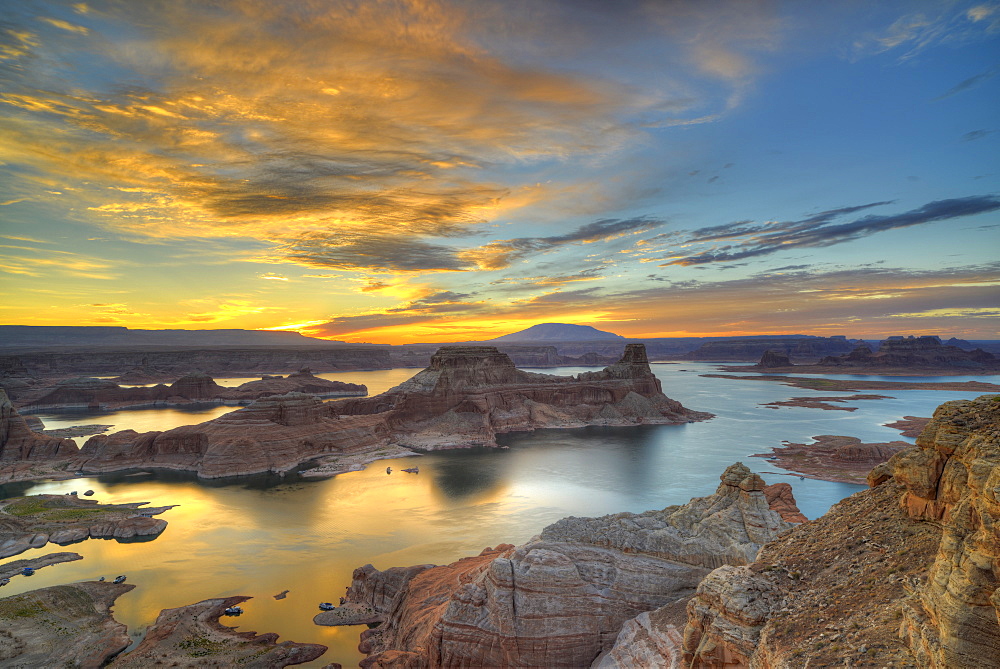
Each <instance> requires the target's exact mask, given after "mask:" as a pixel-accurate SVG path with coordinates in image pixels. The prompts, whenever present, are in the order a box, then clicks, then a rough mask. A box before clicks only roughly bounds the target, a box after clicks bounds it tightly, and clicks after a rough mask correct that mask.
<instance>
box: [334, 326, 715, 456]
mask: <svg viewBox="0 0 1000 669" xmlns="http://www.w3.org/2000/svg"><path fill="white" fill-rule="evenodd" d="M334 410H335V411H336V412H337V413H338V414H339V415H341V416H344V417H347V416H351V415H366V414H376V413H385V414H386V415H387V421H388V422H389V424H390V426H391V427H392V430H393V432H394V434H395V435H396V438H397V440H398V441H399V443H401V444H404V445H406V446H414V447H417V448H423V449H434V448H451V447H461V446H480V445H485V446H495V445H496V435H497V434H499V433H503V432H511V431H517V430H533V429H536V428H542V427H579V426H582V425H635V424H638V423H644V422H645V423H683V422H690V421H693V420H702V419H705V418H709V417H710V414H706V413H700V412H695V411H690V410H688V409H686V408H684V407H683V406H681V404H680V403H679V402H676V401H674V400H671V399H669V398H668V397H666V396H665V395H664V394H663V392H662V390H661V387H660V382H659V380H658V379H657V378H656V377H655V376H654V375H653V373H652V371H651V370H650V368H649V361H648V360H647V358H646V351H645V348H644V347H643V346H642V344H628V345H627V346H626V348H625V352H624V354H623V355H622V357H621V358H620V359H619V361H618V362H616V363H615V364H613V365H610V366H609V367H606V368H605V369H604V370H602V371H600V372H584V373H582V374H579V375H577V376H575V377H573V376H553V375H549V374H534V373H531V372H525V371H522V370H520V369H517V368H516V367H515V366H514V364H513V362H512V361H511V360H510V358H509V357H508V356H507V355H505V354H503V353H501V352H500V351H498V350H497V349H496V348H494V347H492V346H446V347H443V348H441V349H440V350H439V351H438V353H437V354H436V355H435V356H434V357H433V358H432V360H431V364H430V366H429V367H428V368H427V369H425V370H423V371H422V372H419V373H417V374H416V375H415V376H414V377H413V378H411V379H410V380H408V381H406V382H404V383H402V384H400V385H399V386H396V387H395V388H393V389H391V390H389V391H387V392H385V393H383V394H381V395H378V396H376V397H371V398H366V399H358V400H347V401H344V402H338V403H337V404H336V406H335V407H334Z"/></svg>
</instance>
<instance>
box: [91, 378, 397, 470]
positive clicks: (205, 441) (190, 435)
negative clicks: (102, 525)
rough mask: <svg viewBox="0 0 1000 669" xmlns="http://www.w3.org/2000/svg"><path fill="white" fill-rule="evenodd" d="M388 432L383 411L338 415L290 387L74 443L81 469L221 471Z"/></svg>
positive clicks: (366, 447)
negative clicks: (191, 421)
mask: <svg viewBox="0 0 1000 669" xmlns="http://www.w3.org/2000/svg"><path fill="white" fill-rule="evenodd" d="M391 438H392V434H391V432H390V430H389V427H388V425H387V424H386V421H385V417H384V416H381V415H373V416H356V417H353V418H351V419H350V420H340V419H339V418H338V416H336V415H335V414H333V412H332V411H331V408H330V405H328V404H324V403H323V402H322V401H321V400H319V399H317V398H316V397H314V396H312V395H305V394H302V393H289V394H287V395H277V396H271V397H265V398H263V399H260V400H257V401H255V402H253V403H252V404H251V405H250V406H248V407H246V408H245V409H241V410H239V411H233V412H231V413H228V414H225V415H223V416H220V417H219V418H216V419H214V420H210V421H207V422H205V423H200V424H198V425H185V426H182V427H177V428H174V429H172V430H167V431H166V432H145V433H142V434H137V433H135V432H133V431H131V430H128V431H124V432H117V433H114V434H109V435H105V434H99V435H96V436H94V437H91V438H90V439H88V440H87V443H85V444H84V446H83V448H82V449H81V452H80V456H79V467H80V468H81V469H82V470H84V471H88V472H101V471H115V470H119V469H128V468H133V467H158V468H164V469H184V470H193V471H197V472H198V475H199V476H201V477H203V478H221V477H226V476H240V475H245V474H254V473H258V472H282V471H288V470H290V469H292V468H294V467H295V466H297V465H298V464H299V463H301V462H304V461H306V460H310V459H313V458H318V457H322V456H331V455H349V454H353V453H358V452H364V451H374V450H377V449H378V448H380V447H384V446H387V445H389V443H390V442H391Z"/></svg>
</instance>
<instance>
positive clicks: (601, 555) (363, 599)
mask: <svg viewBox="0 0 1000 669" xmlns="http://www.w3.org/2000/svg"><path fill="white" fill-rule="evenodd" d="M721 480H722V481H721V484H720V485H719V488H718V490H717V491H716V493H715V494H713V495H710V496H708V497H703V498H696V499H693V500H691V502H690V503H689V504H686V505H683V506H670V507H667V508H666V509H663V510H660V511H648V512H646V513H641V514H634V513H620V514H614V515H611V516H604V517H601V518H565V519H563V520H561V521H559V522H557V523H555V524H553V525H550V526H548V527H546V528H545V529H544V530H543V531H542V533H541V534H540V535H539V536H538V537H536V538H534V539H532V540H531V541H529V542H528V543H527V544H525V545H523V546H518V547H516V548H515V547H513V546H509V545H506V546H498V547H497V548H495V549H487V550H485V551H483V553H481V554H480V555H479V556H476V557H474V558H465V559H464V560H460V561H458V562H456V563H453V564H451V565H446V566H441V567H428V566H427V565H420V566H418V567H413V568H410V569H407V570H400V569H390V570H386V571H385V572H379V571H378V570H375V569H374V568H372V567H371V565H366V566H365V567H363V568H361V569H359V570H356V571H355V580H354V582H353V583H352V585H351V587H350V588H349V589H348V593H347V597H346V599H345V606H346V607H347V611H348V612H350V611H352V610H354V609H352V608H351V607H352V606H365V607H368V608H369V609H371V610H373V611H374V612H375V614H376V615H378V616H381V618H382V619H383V620H384V623H383V624H382V625H381V626H380V627H378V628H376V629H373V630H369V631H367V632H365V633H364V634H363V635H362V646H361V648H362V650H363V651H364V652H366V653H370V656H369V657H368V658H367V659H366V660H365V661H364V662H363V663H362V666H366V667H379V666H407V667H432V666H433V667H436V666H441V667H458V666H538V667H542V666H545V667H548V666H589V665H590V663H591V662H593V661H594V660H595V659H596V658H597V657H598V656H599V655H600V654H601V653H602V652H605V651H610V650H611V649H612V647H613V645H614V642H615V639H616V637H617V636H618V633H619V629H620V628H621V626H622V625H623V623H625V622H626V621H628V620H630V619H632V618H635V617H636V616H638V615H639V614H642V613H644V612H648V611H652V610H654V609H657V608H659V607H662V606H664V605H668V604H676V603H677V602H678V601H680V600H682V599H684V598H686V597H688V596H690V595H691V594H692V592H693V590H694V587H695V585H696V584H697V583H698V582H699V581H700V580H701V578H702V577H703V576H704V575H705V574H707V573H708V570H709V569H710V568H711V567H714V566H717V565H719V564H723V563H725V562H734V563H737V564H745V563H746V562H748V561H750V560H753V559H754V557H755V556H756V553H757V551H758V550H759V548H760V547H761V545H762V544H764V543H766V542H767V541H770V540H771V539H773V538H774V537H776V536H778V534H780V533H781V532H783V531H785V530H787V529H789V528H790V527H791V525H790V524H789V523H786V522H784V521H783V520H782V519H781V517H780V516H779V515H778V513H776V512H775V511H773V510H771V509H770V508H769V507H768V504H767V500H766V497H765V495H764V492H763V490H764V487H765V486H764V483H763V481H762V480H761V479H760V477H759V476H757V475H756V474H752V473H751V472H750V471H749V470H748V469H747V468H746V467H745V466H743V465H742V464H739V463H737V464H735V465H733V466H731V467H729V468H728V469H727V470H726V472H725V473H724V474H723V476H722V477H721ZM336 620H337V619H336V617H334V616H331V617H330V618H329V621H330V622H328V623H327V624H338V623H337V622H336ZM639 624H640V625H641V623H639Z"/></svg>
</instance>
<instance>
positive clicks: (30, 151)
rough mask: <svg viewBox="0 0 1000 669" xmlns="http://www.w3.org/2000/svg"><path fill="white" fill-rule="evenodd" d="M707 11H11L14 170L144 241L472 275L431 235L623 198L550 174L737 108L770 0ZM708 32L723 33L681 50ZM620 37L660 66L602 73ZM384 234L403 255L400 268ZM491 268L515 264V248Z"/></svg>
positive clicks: (379, 6)
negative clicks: (260, 248)
mask: <svg viewBox="0 0 1000 669" xmlns="http://www.w3.org/2000/svg"><path fill="white" fill-rule="evenodd" d="M697 7H698V3H673V4H672V5H671V6H666V5H659V4H656V3H654V4H650V3H645V2H635V3H631V4H630V5H629V7H628V8H627V9H623V8H622V7H621V6H620V5H615V6H613V7H612V6H609V5H601V4H594V5H592V6H590V7H589V8H588V9H587V10H586V11H582V10H581V9H580V7H579V5H578V3H561V2H551V3H541V4H539V6H538V7H537V8H536V7H535V6H534V5H533V6H532V7H531V8H527V6H524V7H521V6H512V7H507V6H503V7H500V6H498V5H497V4H495V3H492V2H486V1H480V0H468V1H466V2H449V1H447V0H419V1H418V0H404V1H401V2H390V1H388V0H386V1H381V0H378V1H373V2H364V3H356V2H347V1H336V0H330V1H329V2H321V3H300V2H292V1H291V0H289V1H287V2H270V1H264V0H222V1H220V2H218V3H212V4H211V6H208V5H206V4H205V3H203V2H199V1H197V0H172V1H171V2H163V1H156V0H150V2H136V3H128V2H126V3H94V4H93V5H77V6H75V11H76V14H77V15H76V16H73V15H68V16H55V17H42V18H41V19H39V17H38V16H37V11H36V10H33V9H31V6H29V5H28V4H26V5H25V6H15V7H13V8H12V9H11V12H10V14H9V16H5V19H6V20H7V21H8V22H9V23H8V28H7V30H6V32H4V33H3V35H0V68H3V72H2V73H0V74H2V76H3V79H4V82H5V85H4V91H3V92H2V94H0V132H2V133H3V134H4V139H5V145H6V146H5V158H4V160H5V162H7V163H8V164H9V165H11V166H13V167H12V172H11V175H12V176H11V178H13V179H22V180H24V182H25V185H26V186H27V187H29V188H31V187H34V188H36V189H37V185H34V186H33V185H31V184H34V179H35V177H30V176H28V175H41V176H40V177H39V178H40V179H44V180H45V181H47V182H51V183H58V184H60V185H61V186H62V185H67V186H71V187H76V188H80V192H79V193H76V194H75V195H74V202H75V203H78V204H79V206H80V209H81V211H84V210H85V211H86V212H89V215H90V216H92V217H95V218H96V220H98V221H99V222H100V223H101V225H103V226H105V227H108V228H112V229H114V230H115V231H116V232H118V233H122V234H126V235H129V236H130V237H131V238H133V239H137V238H142V237H146V238H159V239H177V238H188V237H195V238H208V237H230V238H251V239H258V240H264V241H266V242H267V243H269V244H271V245H273V247H274V248H275V249H281V250H285V251H287V252H288V255H287V256H285V258H284V259H281V258H279V257H278V254H277V252H276V253H273V254H271V255H270V257H271V258H272V260H273V261H276V262H285V261H290V262H302V263H303V264H306V265H315V266H331V267H340V268H345V269H348V270H350V271H365V270H367V269H376V270H377V269H392V270H400V271H422V270H425V269H431V270H437V269H441V270H454V269H459V268H464V267H474V266H478V265H477V263H476V262H475V258H472V257H461V256H457V255H456V254H455V253H452V252H450V251H449V250H448V248H447V245H446V244H444V243H442V242H441V240H442V239H447V240H454V239H457V238H459V237H462V236H466V235H473V234H476V233H477V232H478V231H479V230H480V229H481V228H482V227H483V226H484V225H485V224H488V223H489V222H491V221H492V220H495V219H496V218H497V216H498V214H499V213H500V212H507V211H511V210H514V209H518V208H522V207H527V206H529V205H532V204H535V203H538V202H544V201H545V200H546V198H547V194H550V193H562V194H566V193H569V192H570V191H572V194H571V195H566V197H567V198H569V197H572V199H573V202H572V204H573V206H575V207H578V208H579V210H581V211H587V215H594V212H595V211H605V210H606V209H602V207H604V206H606V203H607V201H608V200H609V199H610V198H613V197H615V194H614V193H609V192H605V190H604V189H588V188H574V187H573V184H569V185H567V184H566V183H556V182H553V183H548V182H547V181H546V182H545V183H544V184H543V183H541V182H542V181H543V180H542V179H539V178H537V175H540V174H544V173H545V170H547V169H551V168H552V166H553V165H567V164H571V165H574V166H576V167H577V169H579V170H580V171H586V170H587V169H591V170H592V172H595V173H596V172H597V171H599V170H598V169H597V166H598V164H599V163H601V162H602V161H603V160H606V159H608V157H609V156H614V155H618V154H619V153H620V152H621V151H622V150H623V149H628V148H629V147H633V148H634V147H638V146H641V142H640V140H642V139H643V138H644V137H645V136H646V132H647V131H646V130H645V129H644V128H647V127H653V126H656V125H657V124H662V123H666V124H674V123H687V122H701V121H705V120H706V119H708V118H714V117H716V116H717V115H718V113H721V112H719V110H720V109H731V108H732V107H733V105H734V104H735V102H734V100H735V98H734V97H733V95H732V94H731V93H732V91H733V90H735V89H737V88H741V87H743V86H746V85H747V84H748V83H749V82H750V81H751V80H752V79H753V77H754V76H755V73H756V69H757V68H756V67H755V65H754V61H755V59H756V56H757V54H759V53H760V52H762V51H767V50H769V49H772V48H773V47H774V44H775V37H774V35H775V33H776V32H778V31H779V28H778V27H777V25H776V23H775V19H774V15H773V12H772V11H770V10H768V9H767V8H766V7H764V6H763V5H759V6H758V5H756V4H755V5H754V7H752V8H747V7H746V6H745V3H739V2H723V3H719V4H718V6H717V8H716V9H715V11H713V12H712V13H704V12H699V11H694V10H695V9H696V8H697ZM67 18H74V20H79V21H81V22H82V23H85V25H77V24H76V23H73V22H71V21H69V20H67ZM67 31H69V32H71V33H72V35H67ZM498 32H499V33H502V37H503V38H502V39H501V38H498V37H497V34H498ZM697 32H703V33H704V34H706V35H709V36H711V39H707V38H706V39H704V40H699V41H698V42H697V44H695V43H693V42H691V41H690V40H687V39H676V38H678V37H685V36H687V35H689V34H695V33H697ZM664 36H667V37H668V38H669V39H664ZM626 37H627V38H630V39H640V40H642V41H643V44H644V45H646V46H648V47H649V48H650V49H652V50H653V52H654V53H655V58H652V59H650V58H648V57H647V55H645V54H644V55H643V56H642V57H641V58H637V57H636V56H631V57H629V60H628V62H624V61H623V62H615V63H609V62H608V60H607V50H606V48H604V46H602V45H605V44H607V43H608V41H609V40H617V39H625V38H626ZM581 59H583V61H585V62H586V64H587V66H586V67H581V66H579V65H578V63H580V62H581ZM623 65H628V67H622V66H623ZM637 68H638V69H637ZM639 70H642V71H643V72H646V71H648V73H649V76H650V77H653V80H652V81H651V84H652V85H648V86H639V85H637V84H636V83H635V82H634V81H633V80H632V75H633V74H634V73H635V72H637V71H639ZM666 71H669V76H667V75H665V74H664V72H666ZM720 82H722V83H720ZM5 178H6V177H5ZM569 179H570V180H573V179H577V177H576V176H573V177H569ZM587 181H588V179H587V178H585V177H582V176H581V177H580V183H585V182H587ZM29 182H30V183H29ZM532 184H536V186H532V194H531V197H524V196H523V194H524V192H525V191H524V189H525V188H528V187H529V186H530V185H532ZM603 186H604V188H606V189H607V190H608V191H611V190H614V189H617V190H619V191H625V192H628V191H629V189H630V188H631V186H628V185H611V184H608V183H604V184H603ZM598 215H599V214H598ZM362 226H363V227H364V228H365V233H364V234H363V235H362V234H361V233H359V232H358V231H357V229H358V228H359V227H362ZM369 235H370V238H371V239H372V240H373V243H374V245H375V246H376V247H378V248H376V249H375V251H374V252H373V253H366V252H365V250H364V249H362V248H360V246H361V245H363V244H364V242H362V240H363V239H365V238H368V236H369ZM390 237H398V238H402V239H406V240H409V243H408V245H406V246H405V247H404V245H402V244H398V245H397V246H396V248H397V249H398V250H400V251H401V252H403V253H404V255H406V254H407V253H410V254H411V255H413V256H414V259H413V260H406V259H405V258H400V259H395V260H391V261H390V260H389V259H387V258H386V257H385V255H384V253H382V252H380V251H379V249H382V250H383V251H387V250H388V246H389V244H390V242H389V241H387V239H388V238H390ZM341 238H343V239H345V240H346V242H347V243H340V242H339V241H338V240H339V239H341ZM512 241H514V242H516V241H517V240H512ZM449 243H451V242H449ZM559 243H560V242H558V241H556V242H553V244H554V245H558V244H559ZM567 243H569V242H567ZM541 244H542V246H543V247H544V246H545V243H544V242H542V243H541ZM466 246H468V244H464V245H462V247H463V248H464V247H466ZM515 246H516V244H515ZM324 248H326V249H327V250H324ZM473 255H475V254H473ZM479 255H480V256H482V258H483V259H484V262H485V264H486V265H487V266H502V265H503V264H504V262H505V261H504V260H503V257H506V256H511V257H514V256H517V255H518V251H517V249H514V250H513V251H511V252H505V251H504V250H503V249H502V248H500V247H495V248H492V249H485V250H483V251H482V252H481V253H480V254H479ZM490 255H494V256H497V259H495V260H492V261H491V260H489V259H488V256H490ZM369 261H370V262H369Z"/></svg>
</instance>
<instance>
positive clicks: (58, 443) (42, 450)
mask: <svg viewBox="0 0 1000 669" xmlns="http://www.w3.org/2000/svg"><path fill="white" fill-rule="evenodd" d="M76 452H77V448H76V444H75V443H74V442H73V440H72V439H60V438H56V437H48V436H46V435H44V434H39V433H37V432H35V431H33V430H32V429H31V428H29V427H28V424H27V422H26V421H25V419H24V418H23V417H22V416H21V415H19V414H18V413H17V410H16V409H15V408H14V405H13V404H11V401H10V400H9V399H8V398H7V394H6V393H5V392H4V391H3V390H2V389H0V464H3V463H7V462H23V461H26V460H31V461H35V460H54V459H59V458H68V457H71V456H73V455H75V454H76Z"/></svg>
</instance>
